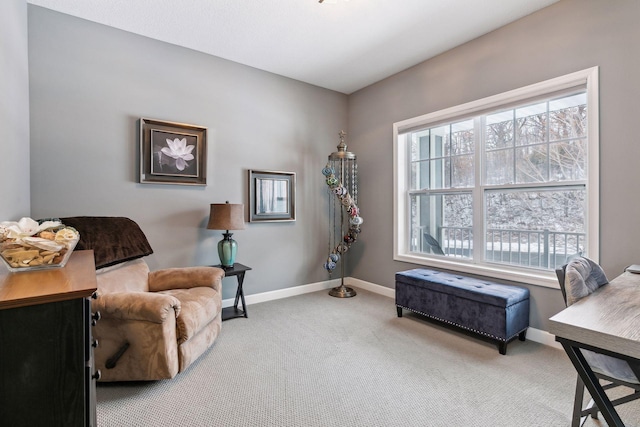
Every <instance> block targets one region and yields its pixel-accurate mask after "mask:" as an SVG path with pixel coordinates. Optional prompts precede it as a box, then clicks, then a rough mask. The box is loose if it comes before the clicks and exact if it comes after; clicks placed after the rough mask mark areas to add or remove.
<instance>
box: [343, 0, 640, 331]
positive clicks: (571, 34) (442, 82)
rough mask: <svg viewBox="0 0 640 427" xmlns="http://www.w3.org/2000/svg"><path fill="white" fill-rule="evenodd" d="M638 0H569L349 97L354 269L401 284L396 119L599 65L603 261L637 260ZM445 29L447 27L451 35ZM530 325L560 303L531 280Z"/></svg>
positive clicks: (611, 271) (542, 324)
mask: <svg viewBox="0 0 640 427" xmlns="http://www.w3.org/2000/svg"><path fill="white" fill-rule="evenodd" d="M639 18H640V2H638V1H636V0H614V1H604V0H562V1H560V2H559V3H556V4H554V5H552V6H550V7H548V8H545V9H543V10H541V11H539V12H537V13H534V14H532V15H529V16H527V17H525V18H523V19H521V20H519V21H516V22H514V23H513V24H510V25H507V26H505V27H503V28H500V29H498V30H496V31H494V32H492V33H489V34H486V35H485V36H483V37H480V38H478V39H476V40H473V41H471V42H469V43H466V44H464V45H462V46H460V47H458V48H455V49H453V50H450V51H448V52H446V53H444V54H442V55H440V56H438V57H436V58H433V59H431V60H428V61H426V62H424V63H422V64H420V65H418V66H415V67H413V68H410V69H408V70H406V71H404V72H401V73H399V74H397V75H395V76H392V77H390V78H388V79H385V80H383V81H381V82H379V83H377V84H375V85H372V86H370V87H368V88H365V89H363V90H361V91H359V92H356V93H355V94H352V95H351V96H350V97H349V133H350V140H351V145H350V147H351V148H352V149H353V151H355V152H356V154H358V159H359V171H360V178H361V182H366V185H361V189H360V196H359V202H360V203H359V206H360V208H361V211H362V216H363V218H364V220H365V222H364V224H363V231H362V234H361V236H360V238H359V240H358V245H354V246H353V249H352V260H351V261H352V270H353V271H352V276H354V277H357V278H359V279H362V280H365V281H370V282H374V283H378V284H381V285H384V286H388V287H394V273H395V272H396V271H402V270H407V269H411V268H415V267H418V266H416V265H413V264H408V263H402V262H395V261H393V225H392V224H393V200H392V194H393V160H392V153H393V150H392V124H393V123H394V122H396V121H399V120H404V119H408V118H411V117H416V116H419V115H422V114H426V113H430V112H433V111H437V110H440V109H443V108H446V107H451V106H455V105H458V104H462V103H465V102H469V101H473V100H476V99H480V98H483V97H486V96H490V95H494V94H497V93H501V92H505V91H508V90H511V89H515V88H519V87H522V86H526V85H529V84H532V83H536V82H539V81H543V80H546V79H550V78H553V77H557V76H561V75H564V74H567V73H571V72H573V71H578V70H582V69H585V68H589V67H593V66H600V144H601V145H600V150H601V151H600V185H601V187H600V188H601V189H600V262H601V264H602V265H603V267H604V268H605V271H606V273H607V275H608V276H609V277H610V278H612V277H615V276H617V275H618V274H620V273H621V272H622V270H623V268H624V267H625V266H627V265H629V264H634V263H638V262H639V261H640V226H639V225H638V220H639V218H640V198H638V197H637V192H638V183H640V167H638V159H640V143H638V129H637V122H638V111H639V110H638V100H639V99H640V84H638V76H640V55H638V54H637V53H638V41H639V40H640V26H639V25H638V19H639ZM445 36H446V35H445ZM530 290H531V294H532V298H533V299H532V303H533V305H532V316H531V322H532V326H533V327H535V328H539V329H543V330H547V329H548V327H547V325H548V322H547V319H548V318H549V317H550V316H552V315H553V314H555V313H556V312H558V311H559V310H561V309H562V308H563V304H562V296H561V294H560V291H559V290H554V289H549V288H543V287H538V286H530Z"/></svg>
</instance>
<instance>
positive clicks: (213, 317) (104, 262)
mask: <svg viewBox="0 0 640 427" xmlns="http://www.w3.org/2000/svg"><path fill="white" fill-rule="evenodd" d="M60 220H61V221H62V223H63V224H65V225H68V226H70V227H74V228H75V229H76V230H78V232H79V233H80V241H79V242H78V244H77V246H76V249H77V250H83V249H92V250H93V251H94V256H95V261H96V270H97V271H96V278H97V281H98V298H97V299H95V300H91V309H92V311H93V312H97V311H99V312H100V314H101V319H100V320H99V321H98V322H97V324H96V325H95V327H94V329H93V335H94V337H95V339H96V341H97V343H98V345H97V347H96V348H95V350H94V355H95V365H96V368H97V369H100V371H101V374H102V376H101V379H100V381H139V380H158V379H163V378H172V377H174V376H175V375H176V374H177V373H178V372H182V371H184V370H185V369H187V367H188V366H189V365H190V364H191V363H192V362H193V361H195V360H196V359H197V358H198V357H200V356H201V355H202V354H203V353H204V352H205V351H206V350H207V349H208V348H209V347H210V346H211V345H212V344H213V342H214V341H215V339H216V338H217V336H218V334H219V333H220V329H221V325H222V324H221V311H222V297H221V286H222V278H223V277H224V270H222V269H219V268H214V267H183V268H166V269H162V270H158V271H153V272H150V271H149V267H148V266H147V263H146V262H145V261H144V259H142V257H144V256H146V255H149V254H151V253H153V250H152V249H151V246H150V245H149V242H148V241H147V238H146V236H145V235H144V233H143V232H142V230H141V229H140V227H139V226H138V224H136V223H135V222H134V221H132V220H131V219H129V218H123V217H90V216H79V217H67V218H60Z"/></svg>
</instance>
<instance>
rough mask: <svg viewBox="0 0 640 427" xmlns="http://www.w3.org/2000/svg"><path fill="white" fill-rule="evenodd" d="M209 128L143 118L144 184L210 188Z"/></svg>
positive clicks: (141, 142) (141, 140)
mask: <svg viewBox="0 0 640 427" xmlns="http://www.w3.org/2000/svg"><path fill="white" fill-rule="evenodd" d="M206 160H207V128H205V127H202V126H197V125H190V124H186V123H177V122H168V121H163V120H155V119H147V118H141V119H140V179H139V182H140V183H142V184H180V185H207V161H206Z"/></svg>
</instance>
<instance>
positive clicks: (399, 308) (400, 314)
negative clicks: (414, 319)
mask: <svg viewBox="0 0 640 427" xmlns="http://www.w3.org/2000/svg"><path fill="white" fill-rule="evenodd" d="M396 310H397V311H398V317H402V307H398V306H396Z"/></svg>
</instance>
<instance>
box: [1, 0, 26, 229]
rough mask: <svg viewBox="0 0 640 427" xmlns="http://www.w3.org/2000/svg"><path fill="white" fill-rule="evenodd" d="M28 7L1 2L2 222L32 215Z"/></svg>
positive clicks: (19, 1)
mask: <svg viewBox="0 0 640 427" xmlns="http://www.w3.org/2000/svg"><path fill="white" fill-rule="evenodd" d="M28 66H29V64H28V56H27V4H26V2H25V1H24V0H4V1H2V2H0V94H2V96H0V132H1V134H2V137H1V138H0V152H1V153H2V154H1V155H0V221H4V220H14V219H19V218H21V217H23V216H29V209H30V192H29V69H28Z"/></svg>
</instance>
